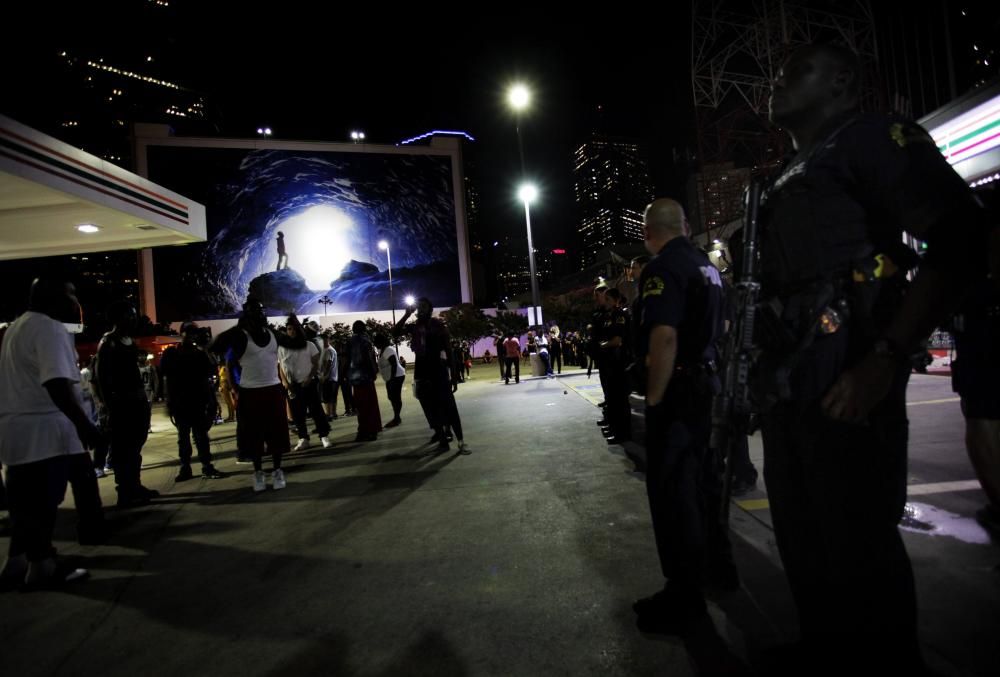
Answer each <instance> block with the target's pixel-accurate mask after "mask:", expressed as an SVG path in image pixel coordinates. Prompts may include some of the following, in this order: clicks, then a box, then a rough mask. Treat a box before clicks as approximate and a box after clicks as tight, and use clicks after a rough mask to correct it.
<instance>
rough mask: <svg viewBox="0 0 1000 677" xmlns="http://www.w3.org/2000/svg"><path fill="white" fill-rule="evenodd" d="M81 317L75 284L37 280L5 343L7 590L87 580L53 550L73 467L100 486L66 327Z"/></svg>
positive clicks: (1, 442)
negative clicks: (8, 523) (8, 525)
mask: <svg viewBox="0 0 1000 677" xmlns="http://www.w3.org/2000/svg"><path fill="white" fill-rule="evenodd" d="M80 316H81V310H80V304H79V302H78V301H77V299H76V291H75V289H74V287H73V285H72V284H69V283H66V282H62V281H56V280H48V279H39V280H35V282H34V283H33V284H32V287H31V295H30V297H29V300H28V312H26V313H24V314H23V315H21V317H19V318H18V319H17V320H16V321H15V322H14V323H13V324H12V325H11V326H10V329H9V330H8V331H7V334H6V335H5V337H4V345H3V351H2V353H0V462H2V463H3V465H5V466H7V498H8V502H9V505H10V514H11V531H12V534H11V539H10V547H9V550H8V555H7V561H6V562H5V563H4V566H3V569H2V570H0V589H11V588H14V587H18V586H22V587H25V588H28V589H35V588H56V587H60V586H62V585H64V584H66V583H68V582H71V581H74V580H79V579H82V578H85V577H86V576H87V575H88V573H87V571H86V570H85V569H72V568H69V567H65V566H64V565H61V564H60V563H59V562H57V560H56V551H55V548H54V547H53V546H52V531H53V529H54V527H55V521H56V512H57V509H58V507H59V504H60V503H62V500H63V498H64V496H65V494H66V487H67V484H68V482H69V479H70V476H71V475H72V473H73V472H74V470H73V467H74V464H75V463H76V462H77V461H79V462H80V463H81V464H82V465H84V466H86V469H87V472H89V473H90V478H91V480H92V481H93V482H94V485H95V487H96V481H97V480H96V478H95V477H94V475H93V471H91V470H90V456H89V455H88V454H87V453H86V448H87V447H92V446H94V445H95V444H96V443H97V442H98V441H99V440H100V437H101V434H100V431H99V430H98V429H97V427H96V426H95V425H94V423H93V421H92V420H91V419H90V417H89V416H88V415H87V413H86V412H85V411H84V410H83V407H82V397H81V394H80V391H79V385H78V384H79V381H80V371H79V369H78V368H77V355H76V349H75V348H74V345H73V339H72V336H71V335H70V334H69V333H68V332H67V330H66V327H65V326H64V325H63V322H67V323H70V322H72V323H79V322H80ZM74 457H77V458H76V459H74Z"/></svg>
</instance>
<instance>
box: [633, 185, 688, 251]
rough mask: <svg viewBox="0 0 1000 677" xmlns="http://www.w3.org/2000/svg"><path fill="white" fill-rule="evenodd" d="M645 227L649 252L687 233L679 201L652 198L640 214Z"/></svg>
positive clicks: (657, 249)
mask: <svg viewBox="0 0 1000 677" xmlns="http://www.w3.org/2000/svg"><path fill="white" fill-rule="evenodd" d="M642 222H643V226H644V227H645V235H646V248H647V249H649V250H650V253H651V254H656V253H657V252H659V250H660V248H661V247H662V246H663V245H664V244H666V243H667V242H669V241H670V240H672V239H674V238H675V237H679V236H681V235H687V234H688V222H687V217H686V216H684V208H683V207H681V205H680V203H679V202H677V201H676V200H671V199H670V198H660V199H659V200H653V202H651V203H650V204H649V205H648V206H647V207H646V211H645V213H643V215H642Z"/></svg>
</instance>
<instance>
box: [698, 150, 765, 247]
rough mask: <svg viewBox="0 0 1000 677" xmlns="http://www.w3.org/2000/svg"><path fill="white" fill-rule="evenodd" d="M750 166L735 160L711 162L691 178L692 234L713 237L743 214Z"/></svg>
mask: <svg viewBox="0 0 1000 677" xmlns="http://www.w3.org/2000/svg"><path fill="white" fill-rule="evenodd" d="M749 182H750V170H749V169H748V168H746V167H735V166H734V165H733V163H732V162H726V163H720V164H714V165H708V166H706V167H705V168H704V169H702V171H700V172H698V173H696V174H692V175H691V178H690V179H688V190H687V194H688V195H687V198H688V214H687V217H688V222H689V223H690V224H691V234H692V235H698V234H700V233H704V232H705V231H708V233H709V234H710V235H712V236H713V237H714V236H715V235H716V234H718V231H719V230H720V229H721V228H722V227H723V226H725V225H726V224H727V223H730V222H732V221H736V220H738V219H740V218H741V217H742V216H743V194H744V191H745V190H746V187H747V185H748V184H749Z"/></svg>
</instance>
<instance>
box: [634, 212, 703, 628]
mask: <svg viewBox="0 0 1000 677" xmlns="http://www.w3.org/2000/svg"><path fill="white" fill-rule="evenodd" d="M643 222H644V229H645V238H646V248H647V249H648V250H649V252H650V253H651V254H653V255H654V256H653V258H652V259H651V260H650V261H649V263H648V264H647V265H646V267H645V268H644V269H643V271H642V276H641V278H640V281H639V294H640V298H641V303H640V312H641V315H642V316H641V319H640V323H639V326H640V332H639V336H638V340H637V342H636V343H637V353H638V354H637V355H636V362H637V363H638V364H644V365H646V372H647V373H646V379H645V386H646V387H645V391H646V392H645V395H646V464H647V468H646V493H647V495H648V497H649V510H650V513H651V515H652V521H653V531H654V533H655V536H656V549H657V552H658V554H659V558H660V567H661V569H662V571H663V576H664V578H665V579H666V584H665V585H664V587H663V589H662V590H661V591H659V592H657V593H656V594H654V595H653V596H651V597H647V598H644V599H641V600H639V601H637V602H636V603H635V604H634V605H633V609H634V610H635V612H636V614H637V616H638V618H637V621H636V625H637V626H638V628H639V629H640V630H641V631H643V632H654V633H666V634H675V633H682V632H685V631H686V630H689V629H692V628H694V627H695V626H696V625H697V624H698V623H699V622H703V621H705V620H706V619H707V615H706V609H705V599H704V596H703V593H702V584H703V579H704V576H705V564H706V561H705V560H706V557H707V554H708V553H707V540H708V533H707V530H706V523H705V513H704V511H703V507H702V504H703V501H704V498H705V497H704V496H703V491H702V489H703V484H702V472H703V464H704V462H705V460H706V455H707V453H708V441H709V433H710V431H711V409H712V397H713V396H714V395H715V393H716V392H717V391H718V377H717V376H716V375H715V360H716V358H717V356H716V352H715V350H716V349H715V346H716V342H717V340H718V338H719V334H720V332H721V330H722V293H723V291H722V280H721V278H720V276H719V271H718V269H716V268H715V266H713V265H712V264H711V263H710V262H709V260H708V257H707V256H705V254H704V253H702V252H701V251H700V250H699V249H697V248H696V247H695V246H694V245H692V244H691V242H690V241H689V240H688V238H687V237H686V233H687V221H686V219H685V217H684V210H683V209H682V208H681V206H680V205H679V204H677V202H675V201H673V200H667V199H660V200H656V201H655V202H653V203H652V204H650V205H649V206H648V207H646V212H645V214H644V216H643Z"/></svg>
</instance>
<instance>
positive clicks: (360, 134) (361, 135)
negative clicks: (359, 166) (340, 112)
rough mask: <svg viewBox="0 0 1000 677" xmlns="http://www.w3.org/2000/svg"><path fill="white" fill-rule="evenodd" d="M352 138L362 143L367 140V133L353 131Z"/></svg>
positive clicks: (355, 141)
mask: <svg viewBox="0 0 1000 677" xmlns="http://www.w3.org/2000/svg"><path fill="white" fill-rule="evenodd" d="M351 140H352V141H354V143H361V142H362V141H364V140H365V133H364V132H356V131H355V132H351Z"/></svg>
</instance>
